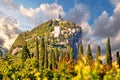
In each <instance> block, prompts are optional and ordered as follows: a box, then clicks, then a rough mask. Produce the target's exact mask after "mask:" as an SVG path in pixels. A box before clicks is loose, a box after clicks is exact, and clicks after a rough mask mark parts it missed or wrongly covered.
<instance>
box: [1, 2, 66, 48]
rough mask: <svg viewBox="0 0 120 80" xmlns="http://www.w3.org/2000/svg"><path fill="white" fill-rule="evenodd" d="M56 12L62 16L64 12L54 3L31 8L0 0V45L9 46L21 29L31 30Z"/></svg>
mask: <svg viewBox="0 0 120 80" xmlns="http://www.w3.org/2000/svg"><path fill="white" fill-rule="evenodd" d="M58 14H61V15H62V16H64V15H65V12H64V11H63V8H62V6H60V5H58V4H56V3H53V4H47V3H46V4H41V5H40V6H39V7H38V8H35V9H33V8H25V7H24V6H23V5H21V4H20V5H17V4H15V3H13V1H12V0H0V45H2V46H4V47H7V48H10V46H11V45H12V43H13V42H14V40H15V39H16V37H17V36H18V34H19V33H20V32H21V29H22V31H24V30H26V29H27V30H31V29H32V28H34V27H35V26H37V25H40V24H41V23H43V22H44V21H47V20H50V19H54V18H55V17H56V16H57V15H58Z"/></svg>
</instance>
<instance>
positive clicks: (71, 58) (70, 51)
mask: <svg viewBox="0 0 120 80" xmlns="http://www.w3.org/2000/svg"><path fill="white" fill-rule="evenodd" d="M67 50H68V51H69V55H70V60H73V56H74V54H73V50H72V48H71V47H70V46H68V47H67Z"/></svg>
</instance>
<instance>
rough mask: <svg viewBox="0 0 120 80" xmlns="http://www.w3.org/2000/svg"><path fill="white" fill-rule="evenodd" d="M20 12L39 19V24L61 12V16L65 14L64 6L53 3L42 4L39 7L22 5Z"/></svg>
mask: <svg viewBox="0 0 120 80" xmlns="http://www.w3.org/2000/svg"><path fill="white" fill-rule="evenodd" d="M20 12H21V13H22V14H23V15H24V16H26V17H28V18H32V19H35V20H37V22H38V24H40V23H42V22H43V21H47V20H50V19H54V18H56V17H57V16H58V14H60V15H61V16H64V15H65V12H64V11H63V8H62V6H60V5H58V4H56V3H53V4H47V3H46V4H41V5H40V6H39V7H38V8H35V9H33V8H25V7H24V6H20Z"/></svg>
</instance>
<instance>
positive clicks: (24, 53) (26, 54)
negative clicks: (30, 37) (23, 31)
mask: <svg viewBox="0 0 120 80" xmlns="http://www.w3.org/2000/svg"><path fill="white" fill-rule="evenodd" d="M28 57H30V51H29V49H28V47H27V43H25V45H24V46H23V48H22V51H21V59H22V61H26V59H27V58H28Z"/></svg>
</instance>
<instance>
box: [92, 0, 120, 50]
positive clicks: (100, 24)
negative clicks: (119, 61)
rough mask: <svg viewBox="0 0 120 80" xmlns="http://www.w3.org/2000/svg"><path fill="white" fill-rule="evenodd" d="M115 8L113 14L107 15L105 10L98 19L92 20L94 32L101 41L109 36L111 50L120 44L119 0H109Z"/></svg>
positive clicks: (116, 48) (117, 47)
mask: <svg viewBox="0 0 120 80" xmlns="http://www.w3.org/2000/svg"><path fill="white" fill-rule="evenodd" d="M111 2H112V4H114V6H115V8H114V10H113V15H112V16H109V14H108V13H107V12H106V11H103V12H102V14H101V15H100V16H99V17H98V19H96V20H95V22H94V28H95V31H94V34H93V36H95V37H96V38H100V39H101V40H102V41H103V43H104V42H105V41H104V40H105V39H106V38H107V37H110V38H111V45H112V50H113V51H114V50H118V49H120V48H119V45H120V42H119V40H120V22H119V21H120V1H119V0H111Z"/></svg>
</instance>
